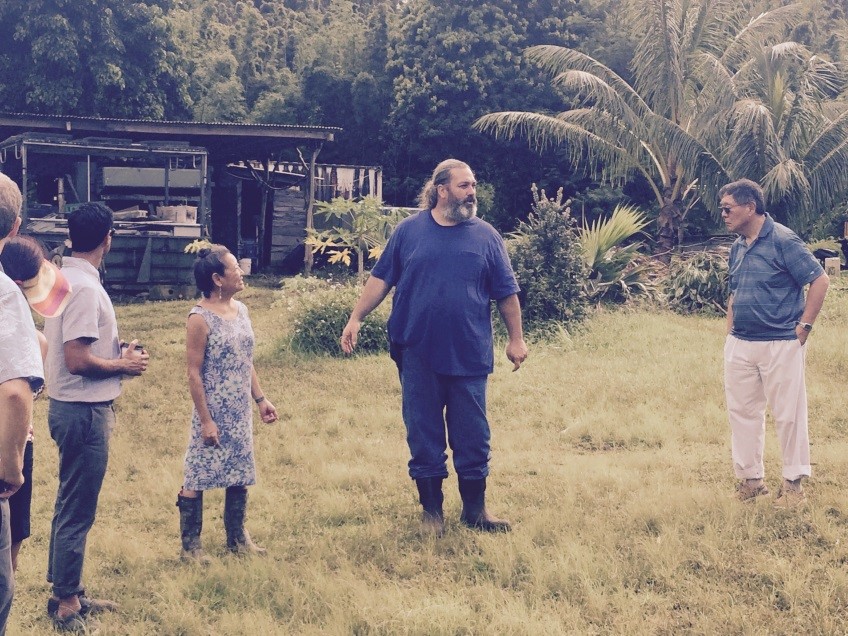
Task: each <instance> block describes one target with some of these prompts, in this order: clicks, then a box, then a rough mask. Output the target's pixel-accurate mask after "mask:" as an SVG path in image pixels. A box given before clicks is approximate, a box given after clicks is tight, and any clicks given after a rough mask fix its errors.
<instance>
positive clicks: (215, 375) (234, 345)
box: [177, 245, 277, 562]
mask: <svg viewBox="0 0 848 636" xmlns="http://www.w3.org/2000/svg"><path fill="white" fill-rule="evenodd" d="M194 278H195V281H196V283H197V288H198V289H199V290H200V292H201V293H202V294H203V298H202V299H201V301H200V302H199V303H198V304H197V305H195V306H194V307H193V308H192V310H191V312H190V313H189V317H188V322H187V327H186V329H187V334H186V358H187V362H188V385H189V391H190V393H191V399H192V401H193V402H194V411H193V413H192V418H191V434H190V437H189V444H188V450H187V451H186V456H185V477H184V482H183V488H182V490H181V491H180V494H179V496H178V497H177V507H178V508H179V509H180V533H181V535H182V558H183V559H186V560H194V561H199V562H206V561H208V557H206V556H205V555H204V554H203V549H202V546H201V541H200V533H201V529H202V526H203V491H204V490H209V489H210V488H225V489H226V493H225V496H224V527H225V529H226V532H227V548H228V549H229V550H230V551H232V552H235V553H237V554H261V553H264V552H265V550H264V549H263V548H260V547H258V546H257V545H256V544H254V543H253V541H251V539H250V535H249V534H248V533H247V531H246V530H245V529H244V520H245V516H246V510H247V486H251V485H253V484H255V483H256V465H255V462H254V458H253V411H252V405H251V398H252V399H253V401H254V402H256V404H257V405H258V406H259V413H260V415H261V416H262V421H263V422H265V423H267V424H271V423H273V422H275V421H276V420H277V410H276V409H275V408H274V405H273V404H271V402H270V400H268V399H267V398H266V397H265V396H264V395H263V393H262V388H261V387H260V385H259V377H258V376H257V375H256V370H255V369H254V368H253V344H254V338H253V328H252V326H251V324H250V318H249V316H248V313H247V307H245V306H244V304H243V303H241V302H239V301H237V300H234V299H233V296H234V295H235V294H236V293H238V292H239V291H241V290H242V289H244V280H243V278H242V271H241V269H240V268H239V266H238V262H237V261H236V258H235V256H233V255H232V254H231V253H230V252H229V250H227V248H225V247H223V246H221V245H213V246H212V247H211V248H204V249H201V250H200V252H199V253H198V258H197V260H196V262H195V264H194Z"/></svg>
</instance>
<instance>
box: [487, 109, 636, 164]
mask: <svg viewBox="0 0 848 636" xmlns="http://www.w3.org/2000/svg"><path fill="white" fill-rule="evenodd" d="M568 114H569V113H568V111H566V112H565V113H563V114H562V115H561V116H553V115H546V114H542V113H530V112H521V111H505V112H500V113H489V114H488V115H483V116H482V117H480V118H479V119H478V120H477V121H475V122H474V128H476V129H477V130H479V131H481V132H488V133H490V134H493V135H494V136H495V137H496V138H505V139H512V138H514V137H515V136H518V135H520V136H522V137H524V138H526V139H527V140H528V141H529V142H530V143H531V145H533V146H534V147H535V148H538V149H543V148H545V147H547V146H548V145H560V146H563V147H564V148H565V149H566V150H567V151H568V157H569V161H570V162H571V164H572V165H573V166H574V167H575V168H579V167H581V166H582V167H583V168H585V169H586V171H587V172H588V173H589V174H590V175H591V176H592V177H593V178H597V177H604V178H609V177H611V176H614V175H615V174H618V175H619V176H620V175H623V174H625V173H626V172H627V171H628V170H630V169H633V168H634V167H636V166H635V164H636V163H638V161H636V160H635V159H634V158H633V157H631V156H630V155H629V154H628V152H627V150H626V149H625V148H623V147H621V146H618V145H615V143H614V141H613V143H611V142H610V140H608V139H606V138H604V137H603V136H601V135H598V134H596V133H594V132H592V131H590V130H587V129H586V128H584V127H582V126H579V125H576V124H574V123H572V122H570V121H568ZM587 157H588V158H589V161H586V159H587Z"/></svg>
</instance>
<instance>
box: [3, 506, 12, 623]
mask: <svg viewBox="0 0 848 636" xmlns="http://www.w3.org/2000/svg"><path fill="white" fill-rule="evenodd" d="M14 595H15V573H14V572H13V571H12V533H11V531H10V529H9V500H8V499H0V636H3V634H5V633H6V621H7V620H8V619H9V610H11V609H12V597H14Z"/></svg>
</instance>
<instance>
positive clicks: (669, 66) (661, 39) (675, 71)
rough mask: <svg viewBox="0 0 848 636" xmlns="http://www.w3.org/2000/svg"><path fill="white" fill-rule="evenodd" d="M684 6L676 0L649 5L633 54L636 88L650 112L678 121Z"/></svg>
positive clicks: (660, 1) (643, 17) (682, 75)
mask: <svg viewBox="0 0 848 636" xmlns="http://www.w3.org/2000/svg"><path fill="white" fill-rule="evenodd" d="M680 13H681V7H680V3H679V2H677V0H653V1H651V2H646V3H645V4H644V7H643V11H642V13H641V16H642V20H641V26H642V30H643V32H644V35H643V36H642V39H641V40H640V42H639V45H638V46H637V47H636V51H635V52H634V55H633V64H632V66H633V68H634V70H635V72H634V80H635V82H634V85H635V88H636V90H637V91H638V93H639V95H641V96H642V97H643V99H644V100H645V102H646V103H647V104H649V105H650V107H651V110H653V111H654V112H657V113H659V114H661V115H663V116H666V117H668V118H670V119H671V120H672V121H675V122H678V121H679V117H680V107H681V102H682V98H683V95H682V94H683V90H684V88H683V83H684V74H683V68H682V66H683V61H682V59H681V55H682V53H681V33H680V26H681V24H680V23H681V19H680V17H681V16H680Z"/></svg>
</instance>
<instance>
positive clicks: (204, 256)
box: [194, 245, 230, 298]
mask: <svg viewBox="0 0 848 636" xmlns="http://www.w3.org/2000/svg"><path fill="white" fill-rule="evenodd" d="M229 253H230V250H228V249H227V248H226V247H224V246H223V245H213V246H211V247H204V248H202V249H201V250H200V251H199V252H198V253H197V259H196V260H195V261H194V282H195V284H196V285H197V289H199V290H200V293H201V294H203V297H204V298H209V296H211V295H212V292H213V291H214V290H215V282H214V281H213V280H212V274H218V275H219V276H223V275H224V271H225V270H226V269H227V266H226V265H225V264H224V257H225V256H226V255H227V254H229Z"/></svg>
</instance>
